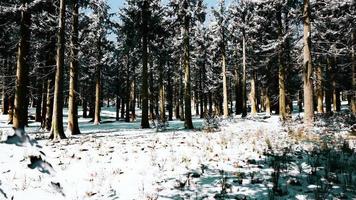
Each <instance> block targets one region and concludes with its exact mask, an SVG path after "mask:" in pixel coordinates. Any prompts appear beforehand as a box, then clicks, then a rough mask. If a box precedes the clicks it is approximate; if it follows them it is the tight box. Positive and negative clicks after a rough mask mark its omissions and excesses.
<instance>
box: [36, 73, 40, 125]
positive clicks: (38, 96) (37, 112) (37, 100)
mask: <svg viewBox="0 0 356 200" xmlns="http://www.w3.org/2000/svg"><path fill="white" fill-rule="evenodd" d="M36 85H37V88H36V115H35V121H36V122H41V121H42V115H41V111H42V81H41V80H38V79H37V83H36Z"/></svg>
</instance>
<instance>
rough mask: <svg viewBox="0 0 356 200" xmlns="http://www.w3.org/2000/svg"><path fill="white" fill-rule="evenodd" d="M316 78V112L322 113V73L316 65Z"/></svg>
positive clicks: (320, 68) (319, 66)
mask: <svg viewBox="0 0 356 200" xmlns="http://www.w3.org/2000/svg"><path fill="white" fill-rule="evenodd" d="M316 77H317V84H316V95H317V112H318V113H323V112H324V108H323V98H324V96H323V82H324V81H323V71H322V67H321V65H318V66H317V68H316Z"/></svg>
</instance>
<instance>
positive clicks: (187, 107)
mask: <svg viewBox="0 0 356 200" xmlns="http://www.w3.org/2000/svg"><path fill="white" fill-rule="evenodd" d="M184 9H188V0H184ZM189 26H190V16H188V13H186V15H185V16H184V39H183V40H184V44H183V45H184V60H183V63H184V119H185V121H184V127H185V128H186V129H193V128H194V127H193V122H192V110H191V88H190V61H189V59H190V58H189V57H190V55H189Z"/></svg>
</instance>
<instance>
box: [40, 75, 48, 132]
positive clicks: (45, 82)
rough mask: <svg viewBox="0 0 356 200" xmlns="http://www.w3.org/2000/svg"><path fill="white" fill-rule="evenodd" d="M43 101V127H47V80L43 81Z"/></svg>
mask: <svg viewBox="0 0 356 200" xmlns="http://www.w3.org/2000/svg"><path fill="white" fill-rule="evenodd" d="M41 99H42V102H41V104H42V105H41V107H42V111H41V128H42V129H45V127H46V125H45V124H46V114H47V106H46V105H47V104H46V103H47V80H44V81H42V98H41Z"/></svg>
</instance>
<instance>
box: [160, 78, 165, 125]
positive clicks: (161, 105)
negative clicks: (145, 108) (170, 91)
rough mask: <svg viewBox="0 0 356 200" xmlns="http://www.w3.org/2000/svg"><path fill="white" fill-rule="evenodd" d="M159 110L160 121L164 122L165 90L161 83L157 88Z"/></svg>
mask: <svg viewBox="0 0 356 200" xmlns="http://www.w3.org/2000/svg"><path fill="white" fill-rule="evenodd" d="M159 110H160V118H161V119H160V120H161V122H166V106H165V92H164V85H163V83H162V84H161V85H160V88H159Z"/></svg>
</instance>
